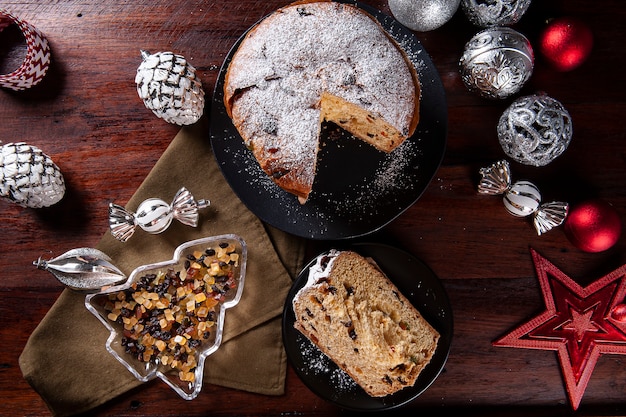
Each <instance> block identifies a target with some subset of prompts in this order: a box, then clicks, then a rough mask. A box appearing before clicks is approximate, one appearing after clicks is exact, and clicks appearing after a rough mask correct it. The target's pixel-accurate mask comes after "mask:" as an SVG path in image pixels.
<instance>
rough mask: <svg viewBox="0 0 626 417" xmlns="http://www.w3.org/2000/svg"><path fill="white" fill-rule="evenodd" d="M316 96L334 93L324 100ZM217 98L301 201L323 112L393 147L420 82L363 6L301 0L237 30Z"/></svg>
mask: <svg viewBox="0 0 626 417" xmlns="http://www.w3.org/2000/svg"><path fill="white" fill-rule="evenodd" d="M323 95H326V96H328V97H331V98H333V99H334V101H332V102H329V103H330V104H328V105H326V106H324V105H323V103H322V102H321V98H322V96H323ZM224 103H225V106H226V109H227V112H228V114H229V116H230V117H231V118H232V120H233V124H234V125H235V127H236V128H237V130H238V131H239V133H240V135H241V137H242V138H243V140H244V142H245V144H246V146H247V147H248V148H249V149H250V150H251V151H252V152H253V154H254V156H255V158H256V159H257V161H258V162H259V164H260V166H261V168H262V169H263V171H265V173H267V174H268V175H269V176H270V177H271V178H272V179H273V180H274V182H276V184H277V185H279V186H280V187H281V188H283V189H285V190H286V191H288V192H290V193H293V194H295V195H296V196H298V197H299V198H300V199H301V201H305V200H306V199H307V198H308V195H309V193H310V191H311V188H312V186H313V180H314V178H315V168H316V160H317V151H318V148H319V136H320V131H321V123H322V121H324V120H328V121H332V122H334V123H336V124H337V125H339V126H340V127H342V128H344V129H345V130H347V131H349V132H350V133H352V134H353V135H355V136H356V137H359V138H361V139H363V140H365V141H367V142H368V143H370V144H372V145H373V146H375V147H377V148H378V149H380V150H382V151H384V152H390V151H392V150H393V149H395V147H397V146H399V145H400V144H401V142H402V141H403V140H405V139H406V138H407V137H409V136H410V135H411V134H412V133H413V132H414V131H415V128H416V125H417V123H418V119H419V82H418V81H417V76H416V74H415V70H414V68H413V66H412V65H411V64H410V62H409V61H408V59H407V58H406V56H405V55H404V53H403V52H402V50H401V48H399V47H398V45H396V44H395V42H394V41H393V40H392V39H391V38H390V37H389V36H388V35H387V33H386V32H385V31H384V29H383V28H382V27H381V26H380V25H379V24H378V22H376V21H375V19H373V18H372V17H371V16H370V15H368V14H367V13H365V12H363V11H361V10H360V9H358V8H357V7H355V6H351V5H347V4H342V3H335V2H330V1H318V2H299V3H294V4H291V5H289V6H287V7H285V8H282V9H279V10H277V11H276V12H274V13H272V14H271V15H270V16H268V17H267V18H266V19H264V20H263V21H262V22H260V23H259V24H258V25H257V26H256V27H254V28H253V29H252V30H251V31H250V32H249V33H248V34H247V36H246V37H245V38H244V40H243V41H242V43H241V44H240V46H239V48H238V50H237V51H236V52H235V54H234V56H233V59H232V61H231V63H230V65H229V68H228V71H227V73H226V78H225V83H224ZM336 103H340V105H341V107H342V109H337V106H338V105H337V104H336ZM350 109H352V110H350ZM322 110H323V111H322ZM344 113H347V114H345V117H342V116H344ZM357 121H360V122H359V123H356V122H357Z"/></svg>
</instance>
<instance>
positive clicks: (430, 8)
mask: <svg viewBox="0 0 626 417" xmlns="http://www.w3.org/2000/svg"><path fill="white" fill-rule="evenodd" d="M460 2H461V0H389V9H390V10H391V14H392V15H393V17H395V18H396V20H397V21H398V22H400V23H402V24H403V25H404V26H406V27H408V28H409V29H412V30H415V31H418V32H428V31H431V30H434V29H437V28H438V27H440V26H443V24H444V23H446V22H448V21H449V20H450V19H451V18H452V16H454V13H456V11H457V9H458V8H459V4H460Z"/></svg>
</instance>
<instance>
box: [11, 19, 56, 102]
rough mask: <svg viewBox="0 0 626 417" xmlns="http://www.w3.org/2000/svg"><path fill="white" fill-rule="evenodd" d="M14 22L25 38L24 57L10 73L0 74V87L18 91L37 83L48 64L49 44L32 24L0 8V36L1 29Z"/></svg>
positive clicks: (46, 69) (43, 74)
mask: <svg viewBox="0 0 626 417" xmlns="http://www.w3.org/2000/svg"><path fill="white" fill-rule="evenodd" d="M11 24H16V25H17V26H18V27H19V28H20V30H21V31H22V34H23V35H24V39H25V40H26V46H27V51H26V58H24V61H23V62H22V65H20V67H19V68H18V69H16V70H15V71H13V72H11V73H10V74H0V87H5V88H9V89H11V90H15V91H20V90H25V89H27V88H31V87H32V86H34V85H35V84H37V83H39V82H40V81H41V80H42V79H43V77H44V76H45V75H46V72H47V71H48V67H49V66H50V45H49V44H48V40H47V39H46V38H45V37H44V36H43V34H42V33H41V32H40V31H39V30H37V29H36V28H35V27H34V26H32V25H30V24H29V23H27V22H25V21H23V20H22V19H20V18H18V17H17V16H14V15H13V14H11V13H9V12H8V11H7V10H5V9H2V8H0V37H1V35H2V30H3V29H5V28H6V27H8V26H9V25H11Z"/></svg>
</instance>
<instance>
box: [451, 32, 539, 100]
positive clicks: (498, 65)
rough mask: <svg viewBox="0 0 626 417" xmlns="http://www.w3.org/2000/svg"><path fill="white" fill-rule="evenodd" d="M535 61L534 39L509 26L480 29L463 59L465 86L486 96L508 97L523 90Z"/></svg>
mask: <svg viewBox="0 0 626 417" xmlns="http://www.w3.org/2000/svg"><path fill="white" fill-rule="evenodd" d="M534 64H535V58H534V52H533V48H532V46H531V44H530V41H529V40H528V39H527V38H526V37H525V36H524V35H522V34H521V33H519V32H518V31H516V30H513V29H511V28H507V27H493V28H488V29H484V30H482V31H480V32H478V33H477V34H476V35H474V36H473V37H472V39H470V40H469V42H467V44H466V45H465V49H464V51H463V56H462V57H461V59H460V61H459V67H460V72H461V79H462V80H463V83H464V84H465V86H466V87H467V88H468V89H469V90H470V91H473V92H477V93H478V94H480V95H481V96H483V97H486V98H493V99H503V98H507V97H509V96H511V95H513V94H515V93H517V92H519V91H520V90H521V88H522V87H523V86H524V84H525V83H526V82H527V81H528V80H529V79H530V76H531V75H532V73H533V68H534Z"/></svg>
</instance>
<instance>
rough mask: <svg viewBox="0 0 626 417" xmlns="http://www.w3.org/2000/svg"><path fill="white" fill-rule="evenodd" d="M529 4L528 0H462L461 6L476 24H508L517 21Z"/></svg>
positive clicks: (483, 25) (482, 25)
mask: <svg viewBox="0 0 626 417" xmlns="http://www.w3.org/2000/svg"><path fill="white" fill-rule="evenodd" d="M528 6H530V0H462V1H461V7H462V9H463V12H464V13H465V15H466V16H467V18H468V19H469V21H470V22H472V23H473V24H474V25H476V26H480V27H489V26H510V25H513V24H515V23H517V22H518V21H519V20H520V19H521V18H522V16H523V15H524V13H526V10H528Z"/></svg>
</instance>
